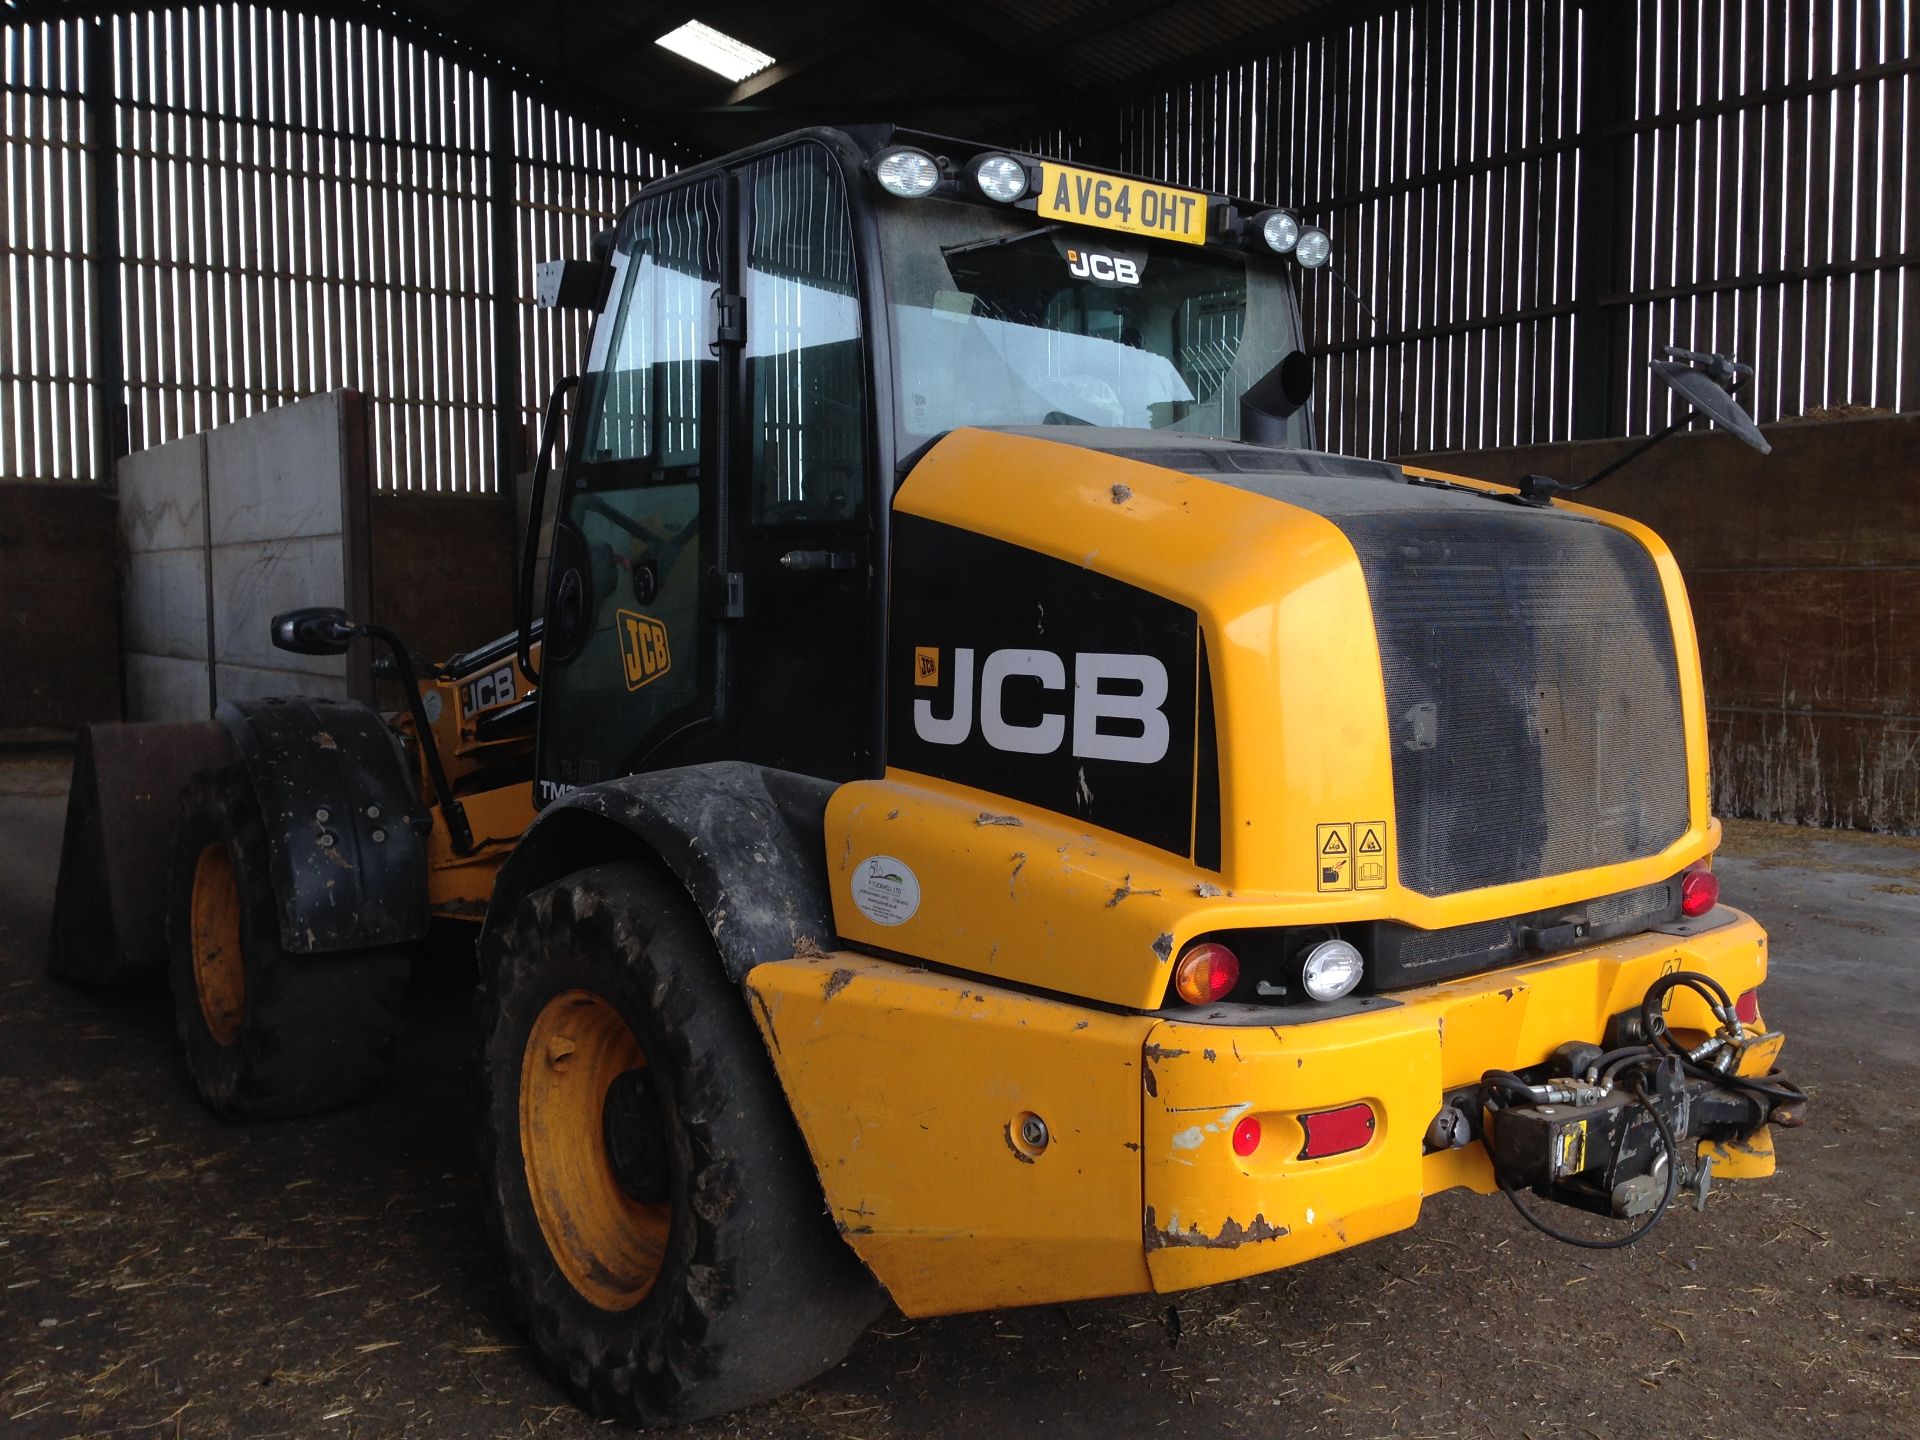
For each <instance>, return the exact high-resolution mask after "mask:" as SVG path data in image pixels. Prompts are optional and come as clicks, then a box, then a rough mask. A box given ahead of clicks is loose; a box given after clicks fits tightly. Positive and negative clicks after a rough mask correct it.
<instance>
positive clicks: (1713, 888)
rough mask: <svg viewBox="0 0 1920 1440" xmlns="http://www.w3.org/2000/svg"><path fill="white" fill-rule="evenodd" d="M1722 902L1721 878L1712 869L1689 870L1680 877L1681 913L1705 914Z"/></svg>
mask: <svg viewBox="0 0 1920 1440" xmlns="http://www.w3.org/2000/svg"><path fill="white" fill-rule="evenodd" d="M1719 903H1720V879H1719V877H1718V876H1717V875H1715V874H1714V873H1713V872H1712V871H1711V870H1689V871H1687V873H1686V874H1684V875H1682V876H1681V877H1680V913H1681V914H1682V915H1686V916H1689V917H1691V916H1695V915H1704V914H1706V913H1707V912H1708V911H1709V910H1711V909H1713V907H1714V906H1716V905H1718V904H1719Z"/></svg>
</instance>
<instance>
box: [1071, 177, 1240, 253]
mask: <svg viewBox="0 0 1920 1440" xmlns="http://www.w3.org/2000/svg"><path fill="white" fill-rule="evenodd" d="M1036 198H1037V201H1038V204H1037V206H1036V208H1037V209H1038V211H1039V213H1040V214H1041V215H1042V216H1043V217H1045V218H1046V219H1048V220H1070V221H1072V222H1073V223H1074V224H1076V225H1091V226H1093V227H1095V228H1096V229H1100V230H1124V231H1125V232H1126V233H1127V234H1129V235H1157V236H1159V237H1160V238H1161V239H1163V240H1179V241H1181V242H1183V243H1184V244H1188V245H1204V244H1206V243H1207V197H1206V196H1204V195H1202V194H1200V193H1199V192H1198V191H1195V190H1181V189H1177V188H1175V187H1174V186H1172V185H1154V184H1152V183H1150V182H1148V181H1145V180H1122V179H1120V178H1119V177H1118V176H1117V175H1100V174H1096V173H1095V172H1093V171H1091V170H1076V169H1075V168H1074V167H1073V166H1071V165H1055V164H1053V163H1051V162H1050V161H1042V162H1041V165H1040V193H1039V195H1038V196H1037V197H1036Z"/></svg>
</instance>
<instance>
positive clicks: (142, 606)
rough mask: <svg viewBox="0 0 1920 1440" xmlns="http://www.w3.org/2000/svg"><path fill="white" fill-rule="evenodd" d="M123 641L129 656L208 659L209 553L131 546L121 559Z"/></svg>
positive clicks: (121, 637)
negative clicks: (207, 554)
mask: <svg viewBox="0 0 1920 1440" xmlns="http://www.w3.org/2000/svg"><path fill="white" fill-rule="evenodd" d="M120 643H121V645H122V647H123V648H124V650H125V652H126V653H127V654H128V655H129V656H132V655H154V656H170V657H172V658H174V659H176V660H198V661H200V662H202V663H203V664H204V663H205V661H206V659H207V556H206V552H205V551H204V550H202V549H200V548H199V547H197V546H196V547H195V548H194V549H192V550H152V551H140V550H130V551H128V552H127V555H126V557H125V559H124V560H123V561H122V562H121V576H120Z"/></svg>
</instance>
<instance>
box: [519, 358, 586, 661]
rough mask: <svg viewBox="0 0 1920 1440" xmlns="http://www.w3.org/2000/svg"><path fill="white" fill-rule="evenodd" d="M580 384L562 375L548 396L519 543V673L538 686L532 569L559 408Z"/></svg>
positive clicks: (537, 556)
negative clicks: (535, 660) (534, 666)
mask: <svg viewBox="0 0 1920 1440" xmlns="http://www.w3.org/2000/svg"><path fill="white" fill-rule="evenodd" d="M579 383H580V377H579V376H578V375H562V376H561V377H560V379H559V381H558V383H556V384H555V385H554V387H553V391H552V393H551V394H549V395H548V396H547V413H546V415H545V416H544V417H543V418H542V419H541V421H540V453H539V455H538V456H537V457H536V458H535V460H534V462H533V481H532V483H531V484H529V485H528V486H527V524H526V530H525V533H524V535H523V536H522V538H521V541H520V582H519V584H517V585H515V586H514V589H513V619H514V626H515V628H516V629H517V630H518V631H519V634H518V636H517V643H516V644H515V647H514V655H515V658H516V659H518V660H519V662H520V673H521V674H522V675H525V676H526V677H527V679H528V680H530V681H532V682H533V683H534V684H535V685H538V684H539V683H540V672H539V671H538V670H536V669H534V668H533V570H534V566H535V565H537V564H538V563H539V560H540V517H541V512H542V511H544V510H545V509H546V499H547V474H548V472H549V471H550V470H551V468H552V465H553V441H554V437H555V436H556V435H557V434H558V433H559V430H560V409H561V404H562V402H563V401H564V400H565V399H566V396H567V392H568V391H569V390H572V389H573V388H574V386H576V385H578V384H579Z"/></svg>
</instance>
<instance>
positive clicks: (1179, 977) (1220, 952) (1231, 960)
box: [1173, 940, 1240, 1005]
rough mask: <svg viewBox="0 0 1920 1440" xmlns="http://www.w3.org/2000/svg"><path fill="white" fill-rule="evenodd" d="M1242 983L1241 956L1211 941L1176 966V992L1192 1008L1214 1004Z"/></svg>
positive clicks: (1174, 987)
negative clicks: (1192, 1006) (1193, 1006)
mask: <svg viewBox="0 0 1920 1440" xmlns="http://www.w3.org/2000/svg"><path fill="white" fill-rule="evenodd" d="M1239 983H1240V957H1239V956H1238V955H1236V954H1234V953H1233V951H1231V950H1229V949H1228V948H1227V947H1226V946H1224V945H1216V944H1215V943H1214V942H1213V941H1211V940H1209V941H1206V942H1205V943H1203V944H1200V945H1196V946H1194V947H1193V948H1192V949H1191V950H1189V951H1187V953H1186V954H1184V955H1182V956H1181V957H1180V962H1179V963H1178V964H1177V965H1175V966H1174V967H1173V989H1174V993H1175V994H1176V995H1178V996H1179V997H1180V998H1181V999H1182V1000H1184V1001H1186V1002H1187V1004H1189V1005H1211V1004H1212V1003H1213V1002H1214V1001H1215V1000H1219V999H1221V998H1223V997H1224V996H1225V995H1226V994H1227V992H1228V991H1230V990H1232V989H1233V987H1234V986H1236V985H1238V984H1239Z"/></svg>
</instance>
